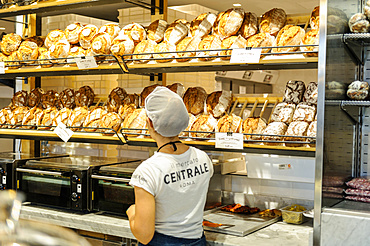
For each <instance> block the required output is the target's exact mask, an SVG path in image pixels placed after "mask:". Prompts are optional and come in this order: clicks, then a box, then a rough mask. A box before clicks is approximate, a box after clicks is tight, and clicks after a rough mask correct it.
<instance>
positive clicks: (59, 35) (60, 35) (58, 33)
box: [45, 29, 67, 49]
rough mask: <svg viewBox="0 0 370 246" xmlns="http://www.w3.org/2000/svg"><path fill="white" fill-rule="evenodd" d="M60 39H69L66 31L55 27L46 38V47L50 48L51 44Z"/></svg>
mask: <svg viewBox="0 0 370 246" xmlns="http://www.w3.org/2000/svg"><path fill="white" fill-rule="evenodd" d="M60 40H67V37H66V35H65V33H64V32H63V31H62V30H60V29H55V30H53V31H51V32H49V33H48V35H47V36H46V38H45V47H46V48H48V49H50V48H51V46H53V45H54V44H56V43H57V42H58V41H60Z"/></svg>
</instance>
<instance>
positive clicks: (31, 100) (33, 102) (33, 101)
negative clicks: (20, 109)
mask: <svg viewBox="0 0 370 246" xmlns="http://www.w3.org/2000/svg"><path fill="white" fill-rule="evenodd" d="M44 93H45V92H44V90H43V89H41V88H39V87H37V88H34V89H32V90H31V91H30V93H29V94H28V102H27V105H28V107H31V108H33V107H36V106H39V105H40V103H41V98H42V95H43V94H44Z"/></svg>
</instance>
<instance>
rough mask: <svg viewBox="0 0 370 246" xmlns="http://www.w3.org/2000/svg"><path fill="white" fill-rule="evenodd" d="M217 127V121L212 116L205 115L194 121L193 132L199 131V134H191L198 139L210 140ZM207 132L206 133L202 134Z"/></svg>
mask: <svg viewBox="0 0 370 246" xmlns="http://www.w3.org/2000/svg"><path fill="white" fill-rule="evenodd" d="M216 126H217V120H216V119H215V118H213V116H212V115H207V114H203V115H200V116H198V118H197V119H196V120H195V121H194V123H193V125H192V126H191V131H198V132H190V136H191V137H198V138H209V137H212V135H213V132H214V130H215V128H216ZM200 132H205V133H200Z"/></svg>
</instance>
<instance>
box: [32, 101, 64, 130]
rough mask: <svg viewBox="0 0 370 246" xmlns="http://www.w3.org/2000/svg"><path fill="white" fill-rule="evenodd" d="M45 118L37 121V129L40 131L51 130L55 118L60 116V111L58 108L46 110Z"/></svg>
mask: <svg viewBox="0 0 370 246" xmlns="http://www.w3.org/2000/svg"><path fill="white" fill-rule="evenodd" d="M43 111H44V115H43V117H40V118H38V119H37V125H38V127H37V129H38V130H49V129H50V128H51V126H53V122H54V118H55V117H56V116H57V114H58V112H59V111H58V109H57V108H56V107H48V108H47V109H44V110H43Z"/></svg>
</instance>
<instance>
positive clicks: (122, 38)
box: [110, 35, 135, 59]
mask: <svg viewBox="0 0 370 246" xmlns="http://www.w3.org/2000/svg"><path fill="white" fill-rule="evenodd" d="M134 48H135V44H134V41H133V40H132V38H131V37H130V36H128V35H119V36H117V37H116V38H115V39H114V40H113V42H112V46H111V47H110V51H111V52H112V54H113V55H115V56H123V55H126V54H132V53H133V52H134ZM124 58H125V59H130V58H131V56H124Z"/></svg>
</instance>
